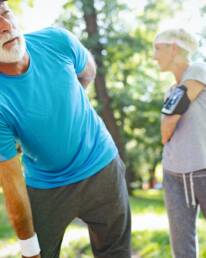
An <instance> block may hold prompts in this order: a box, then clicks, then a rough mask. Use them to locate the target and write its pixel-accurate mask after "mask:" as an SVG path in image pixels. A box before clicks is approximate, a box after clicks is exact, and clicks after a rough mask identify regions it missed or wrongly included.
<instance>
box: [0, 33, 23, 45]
mask: <svg viewBox="0 0 206 258" xmlns="http://www.w3.org/2000/svg"><path fill="white" fill-rule="evenodd" d="M19 37H20V33H19V32H18V31H13V32H11V33H7V34H4V35H2V36H1V37H0V46H1V47H2V46H3V45H4V44H5V43H7V42H9V41H11V40H13V39H14V38H19Z"/></svg>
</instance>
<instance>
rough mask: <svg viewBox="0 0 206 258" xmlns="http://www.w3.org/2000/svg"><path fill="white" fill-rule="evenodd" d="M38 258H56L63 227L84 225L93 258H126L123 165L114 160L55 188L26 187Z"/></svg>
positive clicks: (127, 218)
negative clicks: (77, 220)
mask: <svg viewBox="0 0 206 258" xmlns="http://www.w3.org/2000/svg"><path fill="white" fill-rule="evenodd" d="M28 193H29V197H30V201H31V207H32V213H33V219H34V226H35V230H36V232H37V235H38V238H39V242H40V247H41V258H58V257H59V253H60V247H61V242H62V239H63V235H64V232H65V229H66V227H67V226H68V225H69V224H70V222H71V221H72V220H73V219H74V218H76V217H78V218H80V219H82V220H83V221H84V222H85V223H87V225H88V229H89V235H90V241H91V246H92V250H93V253H94V257H96V258H129V257H131V255H130V232H131V217H130V208H129V204H128V194H127V188H126V183H125V166H124V164H123V162H122V161H121V159H120V158H119V157H117V158H116V159H115V160H113V161H112V162H111V163H110V164H109V165H108V166H107V167H105V168H104V169H103V170H101V171H100V172H99V173H97V174H96V175H94V176H92V177H90V178H88V179H86V180H84V181H81V182H79V183H76V184H72V185H68V186H64V187H59V188H55V189H46V190H40V189H33V188H30V187H28Z"/></svg>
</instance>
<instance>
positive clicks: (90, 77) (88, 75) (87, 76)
mask: <svg viewBox="0 0 206 258" xmlns="http://www.w3.org/2000/svg"><path fill="white" fill-rule="evenodd" d="M95 77H96V64H95V61H94V58H93V56H92V55H91V54H90V53H89V55H88V62H87V64H86V65H85V68H84V70H83V71H82V72H81V73H80V74H78V79H79V81H80V83H81V84H82V86H83V87H84V88H86V87H87V86H88V84H89V83H90V82H92V81H94V79H95Z"/></svg>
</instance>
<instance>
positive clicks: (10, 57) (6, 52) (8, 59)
mask: <svg viewBox="0 0 206 258" xmlns="http://www.w3.org/2000/svg"><path fill="white" fill-rule="evenodd" d="M15 37H18V40H16V41H15V43H14V45H13V46H12V47H11V48H10V49H5V48H4V47H3V44H4V43H5V42H7V41H9V40H11V39H13V38H15ZM25 52H26V43H25V39H24V36H23V35H22V34H20V33H19V32H18V31H16V30H15V31H13V32H11V33H10V34H5V35H4V36H2V37H1V38H0V62H1V63H16V62H18V61H20V60H21V59H22V58H23V57H24V54H25Z"/></svg>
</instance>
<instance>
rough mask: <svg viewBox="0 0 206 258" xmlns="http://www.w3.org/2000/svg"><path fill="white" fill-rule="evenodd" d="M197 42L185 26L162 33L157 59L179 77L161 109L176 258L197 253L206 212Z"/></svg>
mask: <svg viewBox="0 0 206 258" xmlns="http://www.w3.org/2000/svg"><path fill="white" fill-rule="evenodd" d="M196 50H197V41H196V40H195V38H194V37H193V36H192V35H191V34H190V33H188V32H187V31H185V30H184V29H171V30H167V31H163V32H161V33H159V34H158V35H157V36H156V38H155V40H154V59H155V60H156V61H157V63H158V65H159V67H160V70H161V71H167V72H171V73H172V74H173V75H174V78H175V81H176V83H175V85H173V86H172V87H171V88H170V89H169V91H168V92H167V93H166V99H165V102H164V105H163V108H162V113H163V115H162V120H161V135H162V143H163V144H164V149H163V170H164V188H165V203H166V208H167V213H168V218H169V225H170V236H171V245H172V251H173V257H175V258H196V257H197V253H198V250H197V241H196V239H197V238H196V218H197V215H198V208H199V207H200V208H201V210H202V212H203V214H204V216H206V90H205V89H206V87H205V85H206V65H205V64H202V63H190V56H191V54H193V53H194V52H195V51H196Z"/></svg>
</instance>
